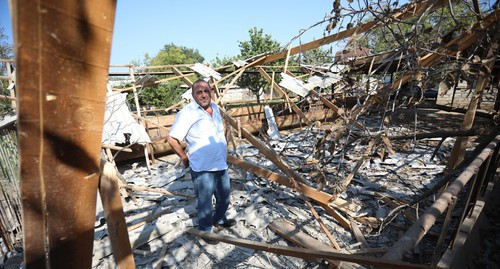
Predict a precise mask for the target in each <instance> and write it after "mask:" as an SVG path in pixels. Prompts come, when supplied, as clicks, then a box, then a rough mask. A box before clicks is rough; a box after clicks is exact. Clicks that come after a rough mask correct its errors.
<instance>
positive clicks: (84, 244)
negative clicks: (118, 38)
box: [12, 0, 116, 269]
mask: <svg viewBox="0 0 500 269" xmlns="http://www.w3.org/2000/svg"><path fill="white" fill-rule="evenodd" d="M12 2H13V5H12V7H13V12H12V14H13V16H12V17H13V18H14V38H15V42H14V44H15V45H14V47H15V51H16V67H17V70H16V86H17V87H16V89H17V92H18V97H19V98H18V101H19V103H18V104H19V121H18V123H19V145H20V156H21V164H20V167H21V174H20V175H21V180H20V184H21V195H22V202H23V204H22V205H23V208H22V209H23V212H22V215H23V221H24V225H25V226H24V262H25V266H26V268H28V269H29V268H90V267H91V265H92V245H93V241H94V221H95V215H96V200H97V186H98V183H99V170H100V168H99V167H100V165H99V160H100V151H101V139H102V126H103V124H104V122H103V121H104V108H105V101H106V78H107V75H108V67H109V60H110V54H111V40H112V36H113V27H114V18H115V8H116V2H115V1H113V0H111V1H97V0H89V1H85V2H81V1H74V0H73V1H67V0H64V1H63V0H45V1H38V2H33V1H29V0H13V1H12Z"/></svg>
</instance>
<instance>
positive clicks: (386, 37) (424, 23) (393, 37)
mask: <svg viewBox="0 0 500 269" xmlns="http://www.w3.org/2000/svg"><path fill="white" fill-rule="evenodd" d="M374 18H375V19H383V18H384V15H383V14H382V13H377V12H372V15H371V16H368V17H367V18H366V20H365V21H371V20H373V19H374ZM474 19H475V15H474V13H473V11H472V10H471V9H470V8H469V7H468V6H467V4H466V3H463V2H459V3H458V4H456V5H453V9H450V8H449V6H444V7H443V8H441V9H438V10H436V11H435V12H430V13H426V14H424V16H422V17H411V18H408V19H406V20H404V21H402V22H399V23H392V24H385V25H384V26H383V27H381V28H378V29H375V30H373V31H370V32H368V33H367V34H366V35H365V38H364V39H362V40H360V42H359V43H358V44H357V45H358V46H364V47H369V48H370V49H371V51H372V52H374V53H381V52H387V51H392V50H395V49H409V48H415V49H417V48H423V49H428V50H433V49H435V48H436V47H438V46H441V45H443V44H444V43H446V42H448V41H450V40H451V38H453V37H454V36H455V35H456V34H458V33H460V32H463V31H464V30H466V29H467V28H468V27H469V26H471V25H472V24H473V23H474V22H475V21H474ZM348 49H353V48H348Z"/></svg>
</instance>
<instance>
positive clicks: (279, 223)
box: [267, 219, 342, 267]
mask: <svg viewBox="0 0 500 269" xmlns="http://www.w3.org/2000/svg"><path fill="white" fill-rule="evenodd" d="M267 227H268V228H269V229H271V230H273V231H274V232H275V233H277V234H279V235H281V236H283V237H284V238H285V239H287V240H288V241H290V242H292V243H294V244H295V245H297V246H300V247H303V248H307V249H312V250H321V251H331V252H338V250H336V249H334V248H332V247H331V246H329V245H326V244H325V243H323V242H321V241H319V240H317V239H314V238H312V237H311V236H309V235H307V234H305V233H304V232H302V231H301V230H299V229H298V228H297V227H296V226H293V225H292V224H291V223H289V222H287V221H285V220H282V219H280V220H274V221H273V222H271V223H270V224H269V225H268V226H267ZM328 262H330V263H332V264H333V265H335V266H336V267H340V265H341V264H342V263H341V262H339V261H336V260H332V259H329V260H328Z"/></svg>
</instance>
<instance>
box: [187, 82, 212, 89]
mask: <svg viewBox="0 0 500 269" xmlns="http://www.w3.org/2000/svg"><path fill="white" fill-rule="evenodd" d="M200 83H206V84H207V85H208V87H209V88H210V89H212V88H211V87H210V83H208V82H207V81H205V80H203V79H198V80H197V81H195V82H194V83H193V86H192V87H191V88H192V89H193V90H194V89H195V88H196V86H198V84H200Z"/></svg>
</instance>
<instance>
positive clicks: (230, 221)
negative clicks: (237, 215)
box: [214, 219, 236, 228]
mask: <svg viewBox="0 0 500 269" xmlns="http://www.w3.org/2000/svg"><path fill="white" fill-rule="evenodd" d="M234 225H236V220H234V219H228V220H226V222H224V223H222V224H219V223H214V226H215V227H224V228H230V227H233V226H234Z"/></svg>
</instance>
